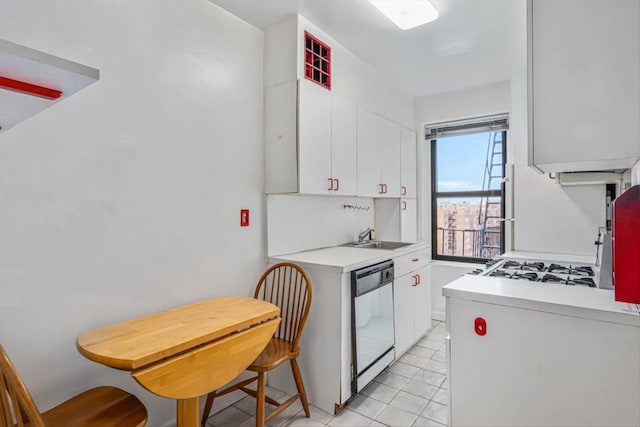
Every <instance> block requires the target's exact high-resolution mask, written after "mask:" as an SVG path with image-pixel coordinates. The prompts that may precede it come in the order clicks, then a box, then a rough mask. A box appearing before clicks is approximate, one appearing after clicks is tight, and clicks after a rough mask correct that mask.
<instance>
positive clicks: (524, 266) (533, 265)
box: [521, 262, 544, 271]
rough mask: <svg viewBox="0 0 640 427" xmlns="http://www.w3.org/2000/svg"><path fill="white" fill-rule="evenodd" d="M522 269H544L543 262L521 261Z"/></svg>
mask: <svg viewBox="0 0 640 427" xmlns="http://www.w3.org/2000/svg"><path fill="white" fill-rule="evenodd" d="M521 268H522V270H527V271H544V263H543V262H530V263H527V262H525V263H523V264H522V267H521Z"/></svg>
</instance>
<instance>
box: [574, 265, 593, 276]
mask: <svg viewBox="0 0 640 427" xmlns="http://www.w3.org/2000/svg"><path fill="white" fill-rule="evenodd" d="M571 274H575V275H577V276H595V273H594V272H593V269H592V268H591V267H589V266H588V265H583V266H580V267H573V269H572V270H571Z"/></svg>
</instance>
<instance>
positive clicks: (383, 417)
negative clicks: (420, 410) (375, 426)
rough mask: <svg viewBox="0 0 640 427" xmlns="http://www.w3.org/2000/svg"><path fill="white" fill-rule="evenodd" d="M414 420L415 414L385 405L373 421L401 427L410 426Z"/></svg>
mask: <svg viewBox="0 0 640 427" xmlns="http://www.w3.org/2000/svg"><path fill="white" fill-rule="evenodd" d="M416 418H417V415H416V414H412V413H411V412H407V411H405V410H403V409H400V408H396V407H395V406H391V405H387V406H385V407H384V408H383V409H382V411H380V413H379V414H378V416H377V417H376V418H375V420H376V421H378V422H381V423H382V424H386V425H389V426H393V427H401V426H410V425H411V424H412V423H413V421H414V420H415V419H416Z"/></svg>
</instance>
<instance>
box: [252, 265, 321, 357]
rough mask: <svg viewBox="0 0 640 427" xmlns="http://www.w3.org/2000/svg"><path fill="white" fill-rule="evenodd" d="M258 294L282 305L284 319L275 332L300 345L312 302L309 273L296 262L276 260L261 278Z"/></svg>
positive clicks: (295, 344)
mask: <svg viewBox="0 0 640 427" xmlns="http://www.w3.org/2000/svg"><path fill="white" fill-rule="evenodd" d="M254 298H257V299H262V300H264V301H268V302H270V303H272V304H275V305H277V306H278V307H280V310H281V313H280V316H281V318H282V321H281V322H280V325H279V326H278V329H277V330H276V332H275V334H274V336H275V337H276V338H279V339H282V340H285V341H287V342H289V343H291V348H292V349H296V348H297V347H298V344H299V342H300V338H301V337H302V330H303V329H304V325H305V323H306V321H307V316H308V315H309V308H310V306H311V281H310V280H309V277H308V276H307V273H305V271H304V270H302V269H301V268H300V267H299V266H297V265H296V264H293V263H289V262H283V263H279V264H275V265H273V266H271V267H270V268H269V269H268V270H267V271H265V272H264V274H263V275H262V277H261V278H260V280H259V281H258V285H257V286H256V291H255V294H254Z"/></svg>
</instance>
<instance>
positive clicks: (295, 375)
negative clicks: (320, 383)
mask: <svg viewBox="0 0 640 427" xmlns="http://www.w3.org/2000/svg"><path fill="white" fill-rule="evenodd" d="M291 370H292V371H293V379H294V380H295V381H296V387H297V388H298V394H299V395H300V400H301V401H302V407H303V408H304V413H305V415H306V416H307V418H309V417H310V416H311V413H310V412H309V402H307V393H306V392H305V391H304V384H303V383H302V375H301V374H300V368H299V367H298V362H297V361H296V359H291Z"/></svg>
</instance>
